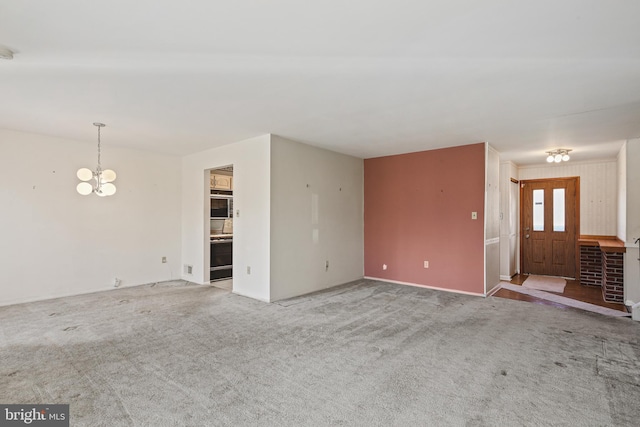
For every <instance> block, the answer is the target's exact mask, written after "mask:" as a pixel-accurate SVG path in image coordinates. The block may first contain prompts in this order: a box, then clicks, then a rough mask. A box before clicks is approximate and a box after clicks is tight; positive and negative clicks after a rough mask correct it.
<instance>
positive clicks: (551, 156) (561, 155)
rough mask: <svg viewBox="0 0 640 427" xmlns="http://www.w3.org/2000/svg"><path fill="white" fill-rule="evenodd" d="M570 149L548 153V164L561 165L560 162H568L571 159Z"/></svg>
mask: <svg viewBox="0 0 640 427" xmlns="http://www.w3.org/2000/svg"><path fill="white" fill-rule="evenodd" d="M569 151H571V150H569V149H566V148H558V149H557V150H552V151H547V152H546V153H547V162H549V163H553V162H556V163H560V162H568V161H569V159H570V157H569Z"/></svg>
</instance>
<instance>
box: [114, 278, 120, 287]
mask: <svg viewBox="0 0 640 427" xmlns="http://www.w3.org/2000/svg"><path fill="white" fill-rule="evenodd" d="M120 283H122V280H120V279H118V278H117V277H116V278H115V279H113V287H114V288H117V287H118V286H120Z"/></svg>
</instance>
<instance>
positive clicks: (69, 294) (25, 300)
mask: <svg viewBox="0 0 640 427" xmlns="http://www.w3.org/2000/svg"><path fill="white" fill-rule="evenodd" d="M169 282H186V283H191V284H193V285H197V286H199V285H200V284H199V283H194V282H192V281H190V280H184V279H170V280H159V281H157V282H147V283H137V284H132V285H122V286H118V287H115V286H107V287H103V288H98V289H91V290H86V291H80V292H77V291H76V292H63V293H60V294H49V295H45V296H38V297H32V298H31V297H27V298H18V299H15V300H8V301H0V307H6V306H10V305H18V304H27V303H30V302H38V301H49V300H54V299H58V298H68V297H75V296H80V295H88V294H97V293H100V292H108V291H116V290H118V289H125V288H135V287H138V286H149V285H153V284H156V283H169Z"/></svg>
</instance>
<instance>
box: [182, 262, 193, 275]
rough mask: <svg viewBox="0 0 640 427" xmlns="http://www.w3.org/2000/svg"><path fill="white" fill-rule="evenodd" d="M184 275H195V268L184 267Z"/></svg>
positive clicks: (187, 265) (190, 266) (186, 265)
mask: <svg viewBox="0 0 640 427" xmlns="http://www.w3.org/2000/svg"><path fill="white" fill-rule="evenodd" d="M184 274H193V266H192V265H189V264H185V265H184Z"/></svg>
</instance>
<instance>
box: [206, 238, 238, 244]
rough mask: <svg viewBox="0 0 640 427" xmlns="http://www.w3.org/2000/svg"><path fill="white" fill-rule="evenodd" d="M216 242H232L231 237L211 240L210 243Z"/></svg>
mask: <svg viewBox="0 0 640 427" xmlns="http://www.w3.org/2000/svg"><path fill="white" fill-rule="evenodd" d="M218 243H233V240H231V239H219V240H211V244H218Z"/></svg>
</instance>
